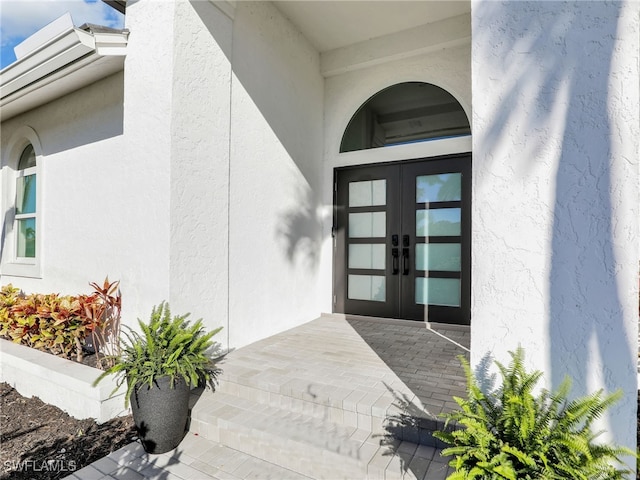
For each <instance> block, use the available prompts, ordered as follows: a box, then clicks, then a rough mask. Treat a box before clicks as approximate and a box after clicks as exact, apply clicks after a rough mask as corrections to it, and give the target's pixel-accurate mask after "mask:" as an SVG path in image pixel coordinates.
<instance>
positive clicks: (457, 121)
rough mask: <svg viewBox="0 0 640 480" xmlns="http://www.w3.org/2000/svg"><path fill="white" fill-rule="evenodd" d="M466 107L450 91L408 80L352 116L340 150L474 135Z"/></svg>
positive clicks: (379, 94)
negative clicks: (465, 110)
mask: <svg viewBox="0 0 640 480" xmlns="http://www.w3.org/2000/svg"><path fill="white" fill-rule="evenodd" d="M470 134H471V128H470V126H469V120H468V118H467V115H466V113H465V112H464V109H463V108H462V106H461V105H460V103H459V102H458V101H457V100H456V99H455V98H454V97H453V95H451V94H450V93H449V92H447V91H446V90H443V89H442V88H440V87H437V86H435V85H432V84H429V83H423V82H405V83H400V84H397V85H394V86H391V87H389V88H386V89H384V90H382V91H380V92H378V93H376V94H375V95H374V96H372V97H371V98H369V100H367V101H366V102H365V103H364V104H363V105H362V106H361V107H360V108H359V109H358V111H357V112H356V113H355V115H354V116H353V117H352V118H351V121H350V122H349V125H348V126H347V129H346V130H345V133H344V136H343V137H342V142H341V144H340V152H341V153H342V152H352V151H355V150H365V149H368V148H377V147H385V146H390V145H400V144H404V143H413V142H423V141H427V140H436V139H440V138H450V137H457V136H462V135H470Z"/></svg>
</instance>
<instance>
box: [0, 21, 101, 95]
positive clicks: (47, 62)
mask: <svg viewBox="0 0 640 480" xmlns="http://www.w3.org/2000/svg"><path fill="white" fill-rule="evenodd" d="M94 51H95V41H94V39H93V36H92V35H90V34H88V33H87V32H83V31H81V30H76V29H75V28H70V29H68V30H66V31H65V32H63V33H61V34H60V35H58V36H56V37H55V38H53V39H51V41H49V42H47V43H45V44H44V45H42V46H41V47H40V48H37V49H35V50H33V51H32V52H30V53H29V54H28V55H27V56H25V57H23V58H21V59H19V60H17V61H16V62H14V63H13V64H11V65H9V66H8V67H7V68H5V69H4V70H2V71H1V72H0V98H3V99H4V98H5V97H7V96H9V95H11V94H12V93H14V92H16V91H18V90H20V89H21V88H23V87H25V86H26V85H29V84H30V83H32V82H34V81H36V80H37V79H39V78H42V77H44V76H46V75H47V74H49V73H51V72H54V71H56V70H58V69H59V68H62V67H64V66H65V65H67V64H69V63H71V62H73V61H74V60H77V59H78V58H81V57H83V56H84V55H87V54H89V53H91V52H94Z"/></svg>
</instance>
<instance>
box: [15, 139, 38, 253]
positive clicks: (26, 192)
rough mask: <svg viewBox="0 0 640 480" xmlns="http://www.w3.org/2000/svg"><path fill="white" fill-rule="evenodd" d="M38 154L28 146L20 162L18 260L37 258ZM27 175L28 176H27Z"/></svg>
mask: <svg viewBox="0 0 640 480" xmlns="http://www.w3.org/2000/svg"><path fill="white" fill-rule="evenodd" d="M35 166H36V154H35V151H34V149H33V146H32V145H28V146H27V147H26V148H25V149H24V150H23V151H22V154H21V155H20V159H19V160H18V174H17V178H16V203H15V235H16V237H15V239H16V245H15V248H16V250H15V252H16V253H15V254H16V257H18V258H35V256H36V190H37V184H36V174H35ZM25 174H26V175H25Z"/></svg>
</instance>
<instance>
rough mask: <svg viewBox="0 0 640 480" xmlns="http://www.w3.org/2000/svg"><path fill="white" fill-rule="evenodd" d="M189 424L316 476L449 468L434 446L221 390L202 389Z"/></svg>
mask: <svg viewBox="0 0 640 480" xmlns="http://www.w3.org/2000/svg"><path fill="white" fill-rule="evenodd" d="M309 403H311V402H308V404H309ZM190 429H191V432H192V433H196V434H198V435H200V436H203V437H205V438H207V439H208V440H211V441H215V442H220V443H221V444H223V445H225V446H227V447H229V448H232V449H236V450H239V451H241V452H243V453H246V454H248V455H251V456H253V457H256V458H259V459H262V460H265V461H269V462H273V463H276V464H278V465H280V466H282V467H284V468H287V469H289V470H292V471H294V472H297V473H300V474H302V475H307V476H310V477H312V478H318V479H320V478H328V479H337V478H345V479H360V478H362V479H365V478H386V479H393V478H405V479H414V478H415V479H419V480H422V479H423V478H424V476H425V475H426V472H427V471H428V470H429V469H430V468H431V473H432V475H433V478H445V476H446V475H445V474H446V471H447V466H446V461H445V460H444V459H442V458H441V457H439V455H438V454H437V453H436V451H437V449H436V448H434V447H431V446H425V445H418V444H416V443H413V442H408V441H400V440H398V439H396V438H394V437H393V435H389V434H386V433H385V432H384V431H381V432H377V433H376V432H371V431H370V430H363V429H358V428H356V427H353V426H345V425H341V424H336V423H334V422H332V421H331V420H329V419H328V418H320V417H315V416H312V415H307V414H305V413H301V412H295V411H292V410H291V409H283V408H279V407H275V406H271V405H268V404H265V403H260V402H255V401H252V400H248V399H246V398H241V397H238V396H235V395H231V394H228V393H224V392H219V391H218V392H215V393H213V394H211V393H210V392H205V393H204V394H202V396H201V397H200V399H199V400H198V402H197V404H196V405H195V407H194V408H193V410H192V416H191V428H190ZM436 472H440V473H441V474H443V475H445V476H441V477H439V476H438V474H437V473H436ZM429 478H431V477H429Z"/></svg>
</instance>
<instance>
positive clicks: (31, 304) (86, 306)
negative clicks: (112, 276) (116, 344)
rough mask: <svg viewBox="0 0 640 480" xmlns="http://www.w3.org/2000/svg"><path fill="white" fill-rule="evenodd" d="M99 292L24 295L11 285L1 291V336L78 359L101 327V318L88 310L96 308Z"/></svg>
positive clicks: (98, 301)
mask: <svg viewBox="0 0 640 480" xmlns="http://www.w3.org/2000/svg"><path fill="white" fill-rule="evenodd" d="M99 303H100V298H99V297H98V296H97V295H96V294H92V295H77V296H71V295H67V296H60V295H58V294H57V293H50V294H39V293H34V294H30V295H24V294H23V293H21V292H20V291H19V290H18V289H17V288H14V287H13V286H11V285H7V286H4V287H2V289H1V290H0V337H3V338H7V339H9V340H11V341H13V342H15V343H20V344H22V345H26V346H28V347H32V348H35V349H38V350H43V351H47V352H50V353H53V354H54V355H63V356H66V357H71V356H72V355H75V356H76V357H77V358H78V359H81V357H82V343H83V342H84V339H85V337H86V336H87V335H89V334H90V333H92V332H93V331H95V330H96V329H97V328H100V325H101V321H100V319H94V318H89V317H87V315H86V312H87V311H89V310H91V309H95V308H97V306H98V305H99Z"/></svg>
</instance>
